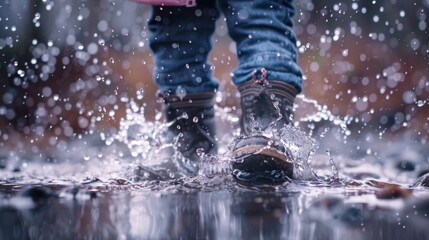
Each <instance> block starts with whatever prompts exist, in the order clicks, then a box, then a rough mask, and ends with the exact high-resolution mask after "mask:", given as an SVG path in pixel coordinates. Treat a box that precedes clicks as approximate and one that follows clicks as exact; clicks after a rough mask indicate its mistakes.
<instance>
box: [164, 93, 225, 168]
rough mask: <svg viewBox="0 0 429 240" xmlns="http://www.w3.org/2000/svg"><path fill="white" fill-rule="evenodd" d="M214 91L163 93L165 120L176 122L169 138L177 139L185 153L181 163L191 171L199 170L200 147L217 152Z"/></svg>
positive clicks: (180, 148)
mask: <svg viewBox="0 0 429 240" xmlns="http://www.w3.org/2000/svg"><path fill="white" fill-rule="evenodd" d="M214 95H215V93H200V94H187V95H186V96H185V97H183V98H179V97H178V96H177V95H168V96H162V98H163V99H164V101H165V104H166V109H165V110H166V120H167V121H168V122H173V124H172V125H171V126H169V128H168V134H167V138H168V139H170V140H171V141H172V140H174V139H177V140H178V142H177V145H176V146H177V148H178V150H179V151H180V153H181V154H182V155H183V157H185V159H183V161H182V160H181V161H180V163H181V165H182V167H184V168H185V169H186V170H187V171H188V173H191V174H195V173H197V172H198V165H199V161H200V159H199V156H198V154H197V149H199V148H202V149H204V152H205V153H206V154H213V153H216V152H217V142H216V140H215V134H216V133H215V114H214V107H213V97H214Z"/></svg>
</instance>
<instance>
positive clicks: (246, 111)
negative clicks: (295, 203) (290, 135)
mask: <svg viewBox="0 0 429 240" xmlns="http://www.w3.org/2000/svg"><path fill="white" fill-rule="evenodd" d="M238 90H239V92H240V94H241V110H242V116H241V119H240V121H241V122H240V123H241V131H242V133H243V134H244V135H245V136H244V137H243V138H242V139H240V140H239V141H238V142H237V143H236V145H235V146H234V148H233V156H234V158H235V159H236V161H235V162H234V163H233V169H234V171H233V175H234V176H235V177H236V178H237V179H239V180H242V181H249V182H253V181H261V182H269V183H276V182H284V181H285V180H286V179H287V178H290V177H291V176H292V174H293V164H292V161H291V155H290V152H289V150H288V149H286V148H285V147H284V146H283V145H282V144H281V143H279V142H277V141H275V139H271V138H269V137H267V136H265V135H264V134H263V131H266V130H268V131H271V132H273V133H274V135H276V134H279V130H280V129H281V128H283V127H285V126H286V125H287V124H289V123H290V122H291V119H290V116H291V113H292V107H293V101H294V99H295V96H296V95H297V90H296V89H295V87H293V86H292V85H290V84H287V83H285V82H281V81H266V80H255V81H249V82H246V83H244V84H242V85H239V86H238Z"/></svg>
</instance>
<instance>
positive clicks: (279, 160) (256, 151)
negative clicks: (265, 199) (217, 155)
mask: <svg viewBox="0 0 429 240" xmlns="http://www.w3.org/2000/svg"><path fill="white" fill-rule="evenodd" d="M269 141H270V139H268V138H266V137H263V136H256V137H250V138H248V139H245V140H243V141H242V143H238V144H237V145H239V146H238V147H237V148H236V149H235V150H234V151H233V152H232V155H233V157H234V158H235V160H236V161H234V162H233V163H232V167H233V176H234V177H235V178H236V179H237V180H239V181H244V182H252V183H253V182H254V183H274V184H277V183H283V182H285V181H287V180H289V179H290V178H291V177H292V175H293V163H292V161H291V160H290V153H289V151H288V150H286V149H284V148H283V149H281V150H279V149H278V148H276V147H274V146H270V145H268V142H269ZM251 142H253V143H254V144H249V145H247V144H246V143H251ZM240 145H241V146H240Z"/></svg>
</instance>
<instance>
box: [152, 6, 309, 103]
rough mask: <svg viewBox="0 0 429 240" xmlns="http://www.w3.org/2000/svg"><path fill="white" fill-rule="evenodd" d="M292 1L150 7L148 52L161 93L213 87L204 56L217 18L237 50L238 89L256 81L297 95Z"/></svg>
mask: <svg viewBox="0 0 429 240" xmlns="http://www.w3.org/2000/svg"><path fill="white" fill-rule="evenodd" d="M292 1H293V0H199V1H197V6H196V7H160V6H154V7H153V13H152V17H151V19H150V21H149V23H148V26H149V30H150V31H151V36H150V39H149V44H150V47H151V49H152V51H153V52H154V57H155V64H156V67H155V73H154V79H155V82H156V83H157V85H158V87H159V89H160V91H161V92H162V93H177V91H180V93H181V94H183V93H185V94H186V93H201V92H213V91H216V90H217V89H218V88H219V82H218V80H216V79H215V78H214V77H213V75H212V69H213V68H212V66H211V65H210V63H209V62H208V54H209V52H210V50H211V48H212V35H213V33H214V31H215V21H216V20H217V19H218V18H219V16H220V13H223V14H224V16H225V19H226V23H227V27H228V33H229V35H230V36H231V38H232V39H233V40H234V41H235V43H236V46H237V56H238V60H239V64H238V67H237V68H236V69H235V70H234V73H233V74H232V81H233V83H234V84H236V85H238V84H241V83H244V82H246V81H249V80H251V79H253V78H258V77H260V76H258V75H261V71H260V70H261V69H263V68H264V69H265V70H266V80H268V81H271V80H278V81H284V82H287V83H289V84H291V85H293V86H294V87H295V88H296V89H297V91H298V92H301V90H302V72H301V69H300V68H299V66H298V64H297V57H298V53H297V48H296V36H295V34H294V32H293V29H292V28H293V22H292V17H293V16H294V13H295V9H294V7H293V5H292Z"/></svg>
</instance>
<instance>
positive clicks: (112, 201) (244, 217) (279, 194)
mask: <svg viewBox="0 0 429 240" xmlns="http://www.w3.org/2000/svg"><path fill="white" fill-rule="evenodd" d="M223 111H224V110H223V109H218V122H219V123H220V124H219V125H220V126H221V129H222V127H224V128H225V129H223V130H221V131H223V132H225V133H227V134H225V136H223V137H222V138H220V140H219V141H220V143H221V152H224V153H223V154H220V155H218V156H204V157H203V160H202V164H201V165H200V172H199V173H198V175H197V176H187V175H186V174H184V173H183V171H182V170H181V168H180V164H177V163H176V162H175V161H179V160H180V158H176V157H177V156H176V155H175V154H174V151H173V153H172V152H171V148H172V146H171V145H163V144H161V145H159V144H160V143H161V142H162V141H161V140H162V139H159V138H162V134H161V133H158V132H157V131H156V130H157V129H162V128H164V127H165V125H163V123H161V122H149V121H145V120H144V119H143V118H141V115H135V114H134V113H133V114H132V115H133V117H129V118H127V119H128V120H126V121H125V120H124V122H123V124H122V125H121V129H120V130H119V132H118V133H117V134H115V135H113V136H110V137H106V136H104V135H102V137H100V136H99V135H97V136H88V137H84V138H82V139H78V140H76V141H74V142H70V143H68V144H66V145H64V146H58V150H57V151H56V152H52V153H51V155H43V154H38V155H35V154H32V153H26V154H21V155H20V154H19V153H15V152H13V151H10V152H8V153H4V154H3V156H2V160H1V161H2V169H1V170H0V173H1V177H0V239H428V238H429V230H428V229H427V226H428V223H429V216H428V215H429V191H428V187H429V175H427V174H426V173H427V170H428V169H429V165H428V156H429V154H428V149H427V147H426V142H425V139H424V138H421V137H419V136H416V135H414V134H408V133H407V132H402V133H401V134H400V135H399V134H398V135H397V136H395V135H389V136H383V137H380V136H381V135H380V134H374V132H371V131H367V132H366V133H363V132H362V131H357V130H356V129H347V130H345V129H344V128H342V127H341V124H334V123H333V122H334V121H332V123H329V124H327V125H325V126H324V127H318V128H313V127H311V128H312V131H309V130H308V129H301V130H302V131H301V130H299V129H298V128H288V130H287V131H285V133H284V135H282V136H283V137H284V138H285V139H290V140H288V141H286V142H285V144H286V145H287V146H288V147H289V148H291V149H292V152H293V156H294V160H295V163H296V165H295V170H294V177H293V179H290V180H289V181H286V182H285V183H283V184H279V185H271V184H266V185H254V184H244V183H240V182H237V181H236V180H235V179H234V178H233V177H232V174H231V169H230V164H228V163H229V161H230V160H231V159H228V142H231V141H233V139H234V138H235V137H236V136H234V131H232V130H231V129H234V128H235V127H234V124H235V123H236V118H235V117H236V116H235V117H234V115H233V114H232V115H231V114H230V115H228V114H226V113H225V112H223ZM130 114H131V113H130ZM139 116H140V117H139ZM313 120H314V119H313ZM225 121H226V122H229V123H231V124H229V125H228V124H225ZM302 122H304V121H302ZM304 125H305V126H309V125H306V124H304ZM149 126H150V128H149ZM225 126H229V128H231V129H228V127H225ZM148 129H150V131H147V130H148ZM136 133H138V134H136ZM350 133H352V134H351V136H348V137H347V135H350ZM309 134H311V135H312V136H313V137H314V138H310V137H308V135H309ZM411 143H413V144H411ZM288 144H289V145H288ZM316 145H318V147H317V148H316ZM62 147H63V148H62ZM83 150H84V151H83ZM301 157H302V158H301ZM162 159H164V160H162Z"/></svg>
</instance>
